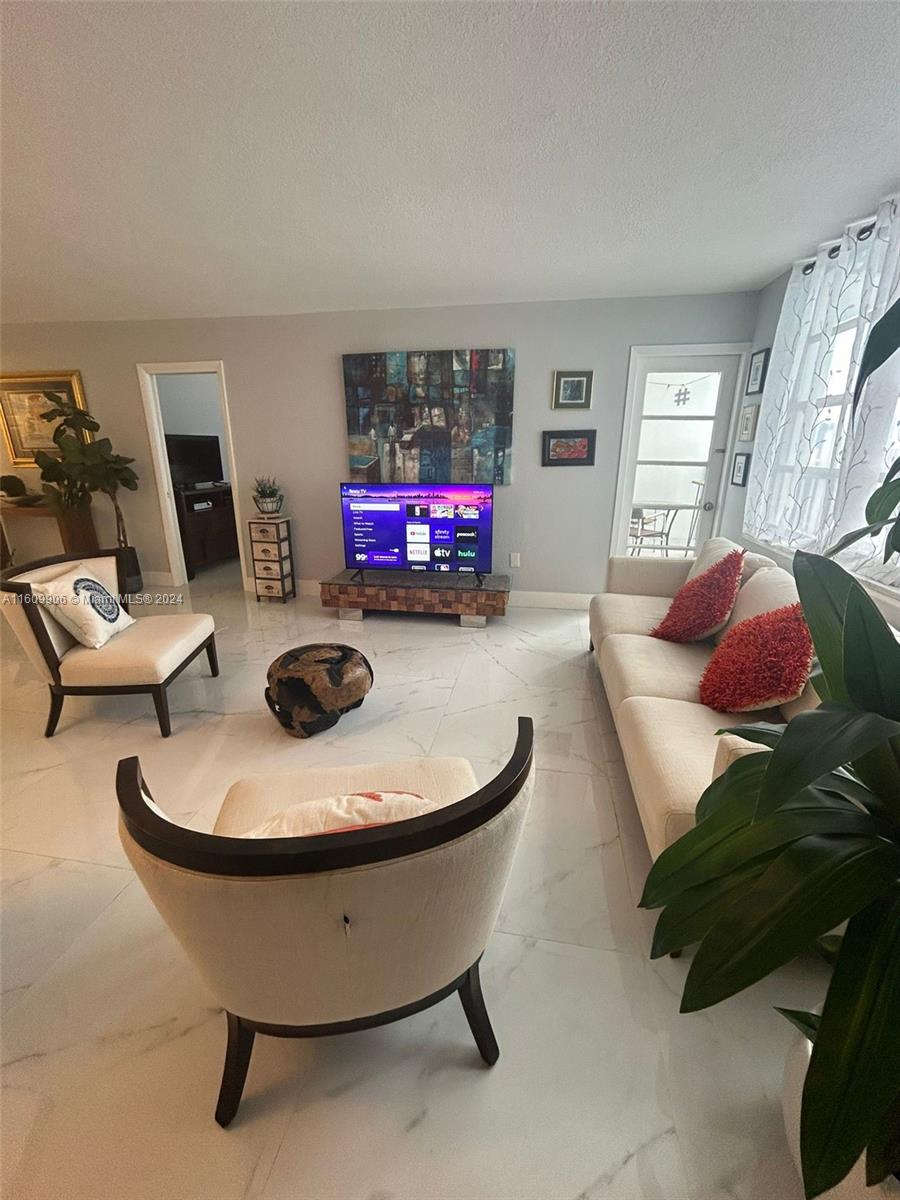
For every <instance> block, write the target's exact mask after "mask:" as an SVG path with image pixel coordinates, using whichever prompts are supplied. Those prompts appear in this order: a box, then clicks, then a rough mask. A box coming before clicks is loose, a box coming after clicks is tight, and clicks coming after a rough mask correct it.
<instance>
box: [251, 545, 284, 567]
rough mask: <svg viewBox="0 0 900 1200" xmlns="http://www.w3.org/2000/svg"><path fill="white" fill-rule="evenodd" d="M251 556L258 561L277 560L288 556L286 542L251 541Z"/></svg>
mask: <svg viewBox="0 0 900 1200" xmlns="http://www.w3.org/2000/svg"><path fill="white" fill-rule="evenodd" d="M251 544H252V546H253V557H254V558H255V559H257V560H258V561H260V562H277V561H278V559H279V558H287V557H288V543H287V542H252V543H251Z"/></svg>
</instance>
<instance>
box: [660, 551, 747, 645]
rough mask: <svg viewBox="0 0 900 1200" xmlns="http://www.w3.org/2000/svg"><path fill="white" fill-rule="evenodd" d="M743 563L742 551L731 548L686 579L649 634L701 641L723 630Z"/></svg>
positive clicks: (682, 640) (732, 605)
mask: <svg viewBox="0 0 900 1200" xmlns="http://www.w3.org/2000/svg"><path fill="white" fill-rule="evenodd" d="M743 565H744V552H743V550H732V551H731V553H730V554H726V555H725V557H724V558H720V559H719V561H718V562H717V563H714V564H713V565H712V566H711V567H710V568H709V570H708V571H704V572H703V574H702V575H697V576H696V577H695V578H694V579H689V580H688V581H687V583H686V584H685V585H684V586H683V587H681V588H679V589H678V591H677V592H676V594H675V598H674V599H673V601H672V603H671V604H670V605H669V611H668V612H667V613H666V615H665V616H664V617H663V619H662V620H661V621H660V623H659V624H658V625H657V626H656V628H655V629H651V631H650V636H651V637H656V638H662V639H663V640H664V641H666V642H702V641H703V639H704V638H708V637H712V635H713V634H714V633H718V632H719V630H720V629H724V628H725V626H726V624H727V623H728V618H729V617H730V616H731V610H732V609H733V608H734V602H735V600H736V599H737V594H738V588H739V587H740V586H741V570H742V568H743Z"/></svg>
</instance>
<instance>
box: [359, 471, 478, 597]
mask: <svg viewBox="0 0 900 1200" xmlns="http://www.w3.org/2000/svg"><path fill="white" fill-rule="evenodd" d="M341 516H342V519H343V525H344V562H345V563H346V565H347V566H348V567H349V568H350V569H352V570H356V571H359V570H366V569H368V570H382V571H435V572H442V571H456V572H459V573H460V574H469V575H476V574H478V575H487V574H489V573H490V570H491V537H492V534H493V523H494V489H493V487H492V486H491V485H490V484H483V483H447V484H423V483H342V484H341Z"/></svg>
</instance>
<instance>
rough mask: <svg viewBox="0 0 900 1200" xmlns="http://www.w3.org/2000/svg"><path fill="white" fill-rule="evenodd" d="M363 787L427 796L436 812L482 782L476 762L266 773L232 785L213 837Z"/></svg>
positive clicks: (237, 833)
mask: <svg viewBox="0 0 900 1200" xmlns="http://www.w3.org/2000/svg"><path fill="white" fill-rule="evenodd" d="M361 788H363V789H366V790H371V789H373V788H378V789H380V790H382V791H386V790H393V789H397V790H400V791H404V792H418V793H419V795H423V796H428V798H429V800H431V801H432V803H433V805H434V807H435V808H442V807H443V806H444V805H446V804H453V803H454V802H455V801H457V800H462V799H464V798H465V797H466V796H471V795H472V793H473V792H477V791H478V781H477V779H476V778H475V772H474V771H473V770H472V765H471V763H469V762H468V761H467V760H466V759H464V758H417V759H405V760H400V761H395V762H389V763H357V764H356V765H355V766H342V767H307V768H306V769H305V770H302V771H289V772H284V771H282V772H279V773H273V772H267V773H266V774H263V775H254V776H251V777H250V778H248V779H240V780H238V782H237V783H235V784H232V786H231V787H230V788H229V790H228V794H227V795H226V797H225V799H224V801H223V803H222V807H221V809H220V810H219V815H218V817H217V818H216V823H215V827H214V829H213V832H214V833H220V834H224V835H225V836H226V837H245V836H246V834H247V832H248V830H251V829H253V828H255V827H256V826H258V825H261V824H262V823H263V821H267V820H268V819H269V818H270V817H273V816H275V814H276V813H278V812H280V811H281V810H282V809H285V808H287V807H288V806H290V805H293V804H300V803H302V802H303V801H305V800H316V799H318V798H319V797H320V796H329V795H339V794H344V793H349V792H355V791H358V790H359V789H361Z"/></svg>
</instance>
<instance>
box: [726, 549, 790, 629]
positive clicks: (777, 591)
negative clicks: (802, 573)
mask: <svg viewBox="0 0 900 1200" xmlns="http://www.w3.org/2000/svg"><path fill="white" fill-rule="evenodd" d="M799 600H800V597H799V595H798V593H797V585H796V584H795V583H794V577H793V575H792V574H791V573H790V571H784V570H782V568H781V567H772V568H771V569H769V570H766V571H757V572H755V574H754V575H753V576H751V578H750V579H748V580H747V582H746V583H745V584H744V585H743V587H742V588H741V590H740V591H739V592H738V597H737V600H736V601H735V602H734V608H733V609H732V610H731V616H730V617H729V619H728V624H727V625H726V626H725V629H724V630H723V632H722V633H721V634H720V635H719V637H718V638H717V639H716V640H717V641H721V639H722V638H723V637H725V635H726V634H727V633H728V631H729V630H730V629H734V627H735V625H740V623H741V621H747V620H749V618H750V617H758V616H759V614H760V613H764V612H772V611H773V609H776V608H784V607H785V605H788V604H797V603H798V602H799Z"/></svg>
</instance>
